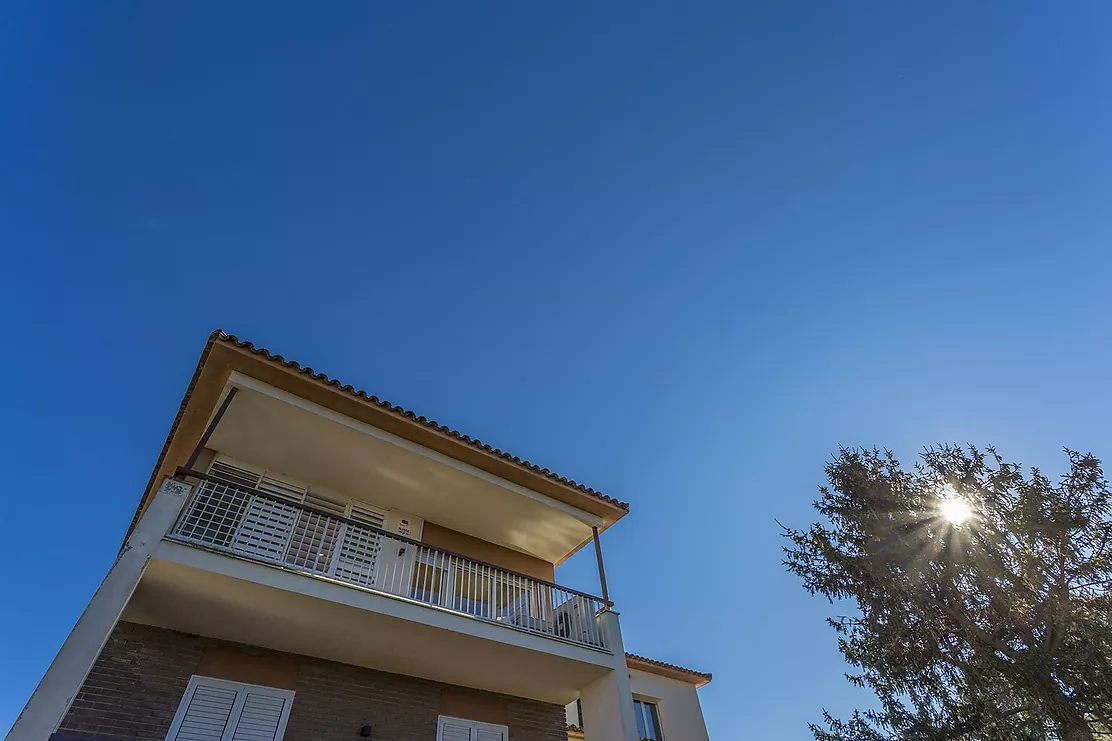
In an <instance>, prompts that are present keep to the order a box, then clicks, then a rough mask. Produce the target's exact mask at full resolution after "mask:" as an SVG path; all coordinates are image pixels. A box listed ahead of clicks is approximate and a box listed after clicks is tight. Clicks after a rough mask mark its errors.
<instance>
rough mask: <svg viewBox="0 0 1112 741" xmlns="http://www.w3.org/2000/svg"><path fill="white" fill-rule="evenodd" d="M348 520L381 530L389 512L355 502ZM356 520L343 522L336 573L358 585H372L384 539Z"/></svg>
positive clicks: (352, 504)
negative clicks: (361, 525) (362, 524)
mask: <svg viewBox="0 0 1112 741" xmlns="http://www.w3.org/2000/svg"><path fill="white" fill-rule="evenodd" d="M348 519H350V520H353V521H354V523H365V524H367V525H370V526H371V527H375V528H379V529H381V528H382V526H383V525H384V524H385V523H386V513H385V512H384V511H383V510H380V509H377V508H375V507H370V506H368V505H364V504H360V503H358V502H352V503H351V511H350V513H349V514H348ZM354 523H348V524H345V525H344V528H343V541H342V542H341V544H340V555H339V557H338V558H337V559H336V570H335V571H334V572H333V575H334V576H335V577H336V578H338V579H344V580H345V581H350V582H353V583H355V584H361V585H363V586H372V585H373V582H374V577H375V562H376V561H377V560H378V552H379V550H380V549H381V547H382V540H381V539H380V538H379V535H378V533H377V532H376V531H374V530H371V529H369V528H365V527H360V525H359V524H354Z"/></svg>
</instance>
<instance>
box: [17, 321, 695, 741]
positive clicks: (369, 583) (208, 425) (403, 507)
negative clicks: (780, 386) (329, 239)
mask: <svg viewBox="0 0 1112 741" xmlns="http://www.w3.org/2000/svg"><path fill="white" fill-rule="evenodd" d="M628 510H629V507H628V505H626V504H624V503H622V502H619V501H618V500H616V499H613V498H611V497H608V496H605V495H603V494H601V493H599V492H597V491H595V490H593V489H590V488H588V487H586V486H583V485H581V484H578V483H576V482H574V481H570V480H568V479H566V478H563V477H561V476H559V475H557V474H555V473H552V472H551V471H548V470H547V469H542V468H539V467H537V466H535V465H533V464H531V463H529V462H528V461H522V460H520V459H518V458H515V457H513V456H511V455H509V454H507V453H503V452H502V451H500V450H496V449H492V448H490V447H489V446H486V445H484V444H482V443H480V442H479V441H477V440H473V439H471V438H469V437H467V436H466V435H462V434H460V433H458V432H456V431H454V430H449V429H448V428H447V427H443V426H440V425H438V424H436V423H435V422H431V421H429V420H426V419H425V418H424V417H418V416H416V415H414V414H412V413H411V412H408V411H406V410H403V409H400V408H399V407H396V406H393V405H391V404H389V403H387V402H383V401H380V400H378V399H377V398H375V397H372V396H367V394H366V393H364V392H362V391H356V390H355V389H353V388H352V387H351V386H344V385H342V384H340V383H339V382H337V381H334V380H331V379H329V378H327V377H326V376H324V375H321V374H319V373H316V372H314V371H313V370H312V369H310V368H302V367H300V366H299V365H298V364H297V363H293V362H289V361H286V360H284V359H283V358H282V357H281V356H275V355H271V354H270V353H269V352H267V351H265V350H261V349H256V348H255V347H253V346H252V345H251V344H250V343H246V342H240V341H239V340H237V339H236V338H235V337H231V336H228V335H225V334H223V333H222V332H219V331H218V332H214V333H213V335H212V336H211V337H210V339H209V341H208V344H207V345H206V346H205V349H204V352H203V353H202V355H201V359H200V362H199V364H198V366H197V370H196V372H195V373H194V376H193V378H192V380H191V382H190V384H189V388H188V390H187V391H186V394H185V398H184V399H183V400H182V403H181V406H180V408H179V410H178V414H177V417H176V418H175V420H174V423H173V426H172V427H171V430H170V434H169V436H168V438H167V440H166V444H165V446H164V448H163V450H162V453H161V455H160V456H159V459H158V462H157V464H156V465H155V469H154V472H153V473H152V475H151V478H150V481H149V483H148V485H147V488H146V490H145V492H144V494H143V496H142V499H141V502H140V504H139V507H138V508H137V511H136V513H135V517H134V519H133V520H132V522H131V525H130V527H129V528H128V531H127V537H126V541H125V543H124V546H123V548H122V549H121V551H120V554H119V556H118V558H117V560H116V562H115V564H114V565H113V567H112V568H111V569H110V571H109V573H108V575H107V576H106V577H105V579H104V581H103V582H102V584H101V586H100V588H99V589H98V590H97V592H96V594H95V595H94V596H93V598H92V600H91V601H90V602H89V605H88V607H87V608H86V610H85V612H84V613H83V614H82V616H81V618H80V619H79V621H78V623H77V625H76V626H75V627H74V629H73V631H72V633H71V634H70V636H69V637H68V638H67V639H66V641H65V643H64V644H63V646H62V648H61V650H60V651H59V652H58V655H57V657H56V658H55V659H54V661H53V663H52V664H51V665H50V668H49V669H48V670H47V673H46V674H45V675H44V677H43V678H42V680H41V681H40V683H39V685H38V687H37V688H36V690H35V692H34V693H33V694H32V696H31V698H30V700H29V701H28V702H27V705H26V707H25V708H24V710H23V712H22V713H21V714H20V716H19V718H18V720H17V721H16V723H15V725H14V726H13V727H12V730H11V732H10V733H9V735H8V739H10V741H46V740H47V739H48V738H51V737H52V736H53V738H54V739H55V740H56V741H75V740H77V739H99V740H101V741H163V739H165V740H166V741H282V740H283V739H287V740H288V741H328V740H331V739H348V738H357V737H361V738H370V739H379V740H381V741H387V740H389V741H432V740H433V739H437V741H541V740H542V739H548V740H550V741H556V740H557V739H560V740H561V741H562V739H566V738H576V737H582V738H586V739H587V740H588V741H635V740H636V739H638V738H641V737H645V738H652V739H659V738H665V737H667V738H668V739H669V741H705V740H706V739H707V733H706V728H705V725H704V723H703V719H702V713H701V710H700V708H699V701H698V697H697V695H696V692H695V690H696V688H697V687H699V686H701V685H702V684H705V683H706V682H707V681H709V680H710V675H707V674H701V673H698V672H693V671H690V670H687V669H682V668H680V667H676V666H671V665H667V664H662V663H660V662H655V661H652V660H649V659H645V658H642V657H637V656H632V655H628V654H626V652H625V649H624V645H623V642H622V634H621V628H620V624H619V617H618V613H617V612H616V611H615V609H614V607H613V605H612V604H611V603H610V601H609V598H608V590H607V586H606V576H605V570H604V566H603V558H602V550H601V544H600V540H599V534H600V533H603V532H604V531H605V530H606V529H607V528H609V527H610V526H612V525H613V524H614V523H616V522H617V521H618V520H620V519H621V518H622V517H623V516H624V515H625V514H626V513H627V512H628ZM581 548H590V549H594V550H595V553H596V556H597V560H598V570H599V586H600V588H599V590H598V591H599V593H598V594H594V593H592V592H590V591H584V590H579V589H574V588H571V587H568V586H562V585H558V584H556V583H555V579H554V569H555V567H556V566H557V565H559V564H560V563H562V562H563V561H564V560H566V559H567V558H568V557H570V556H571V555H572V554H574V553H575V552H577V551H578V550H580V549H581Z"/></svg>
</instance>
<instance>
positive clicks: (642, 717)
mask: <svg viewBox="0 0 1112 741" xmlns="http://www.w3.org/2000/svg"><path fill="white" fill-rule="evenodd" d="M633 709H634V710H635V711H636V713H637V733H638V735H640V736H641V738H642V740H643V741H664V734H663V733H661V731H660V713H658V712H657V710H656V704H655V703H651V702H647V701H645V700H637V699H634V700H633Z"/></svg>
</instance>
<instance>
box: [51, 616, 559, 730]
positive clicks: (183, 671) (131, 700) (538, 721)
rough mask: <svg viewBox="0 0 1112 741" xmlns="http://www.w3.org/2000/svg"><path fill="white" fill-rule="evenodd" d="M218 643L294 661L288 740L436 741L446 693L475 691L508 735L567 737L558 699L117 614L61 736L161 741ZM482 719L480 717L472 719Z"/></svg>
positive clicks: (229, 648) (259, 655)
mask: <svg viewBox="0 0 1112 741" xmlns="http://www.w3.org/2000/svg"><path fill="white" fill-rule="evenodd" d="M215 648H219V649H221V650H223V651H228V650H231V651H236V652H239V653H242V654H245V655H253V656H257V657H266V658H268V659H271V660H281V661H282V662H295V663H296V665H297V679H296V684H295V692H296V695H295V697H294V703H293V708H292V709H291V711H290V718H289V724H288V725H287V727H286V734H285V739H286V741H340V740H342V739H358V738H359V729H360V728H362V727H363V726H367V725H369V726H371V727H372V729H373V731H372V734H373V735H372V741H434V740H435V738H436V724H437V716H438V715H439V713H440V706H441V702H442V700H443V697H444V696H445V693H450V694H451V696H452V697H453V698H456V699H457V702H456V704H455V706H456V707H458V696H459V694H460V693H461V692H462V693H465V694H469V695H473V696H475V697H476V699H478V700H481V701H482V702H481V703H477V706H478V705H481V706H483V707H486V708H490V706H491V705H492V704H493V705H496V706H502V705H504V708H505V716H506V721H507V725H508V726H509V729H510V741H566V739H567V732H566V726H565V715H564V708H563V707H561V706H559V705H551V704H548V703H543V702H538V701H536V700H527V699H524V698H518V697H508V696H502V695H493V694H491V693H480V692H478V691H475V690H463V689H461V688H457V687H452V686H450V685H444V684H440V683H438V682H430V681H427V680H424V679H417V678H415V677H406V676H402V675H398V674H388V673H386V672H379V671H374V670H372V669H364V668H361V667H355V666H348V665H346V664H338V663H334V662H329V661H321V660H318V659H313V658H309V657H303V656H292V655H288V654H279V653H277V652H272V651H265V650H262V649H257V648H253V647H250V646H242V645H237V644H228V643H223V642H221V641H215V640H211V639H208V638H201V637H198V636H190V635H186V634H183V633H177V632H174V631H170V630H163V629H160V628H151V627H148V626H142V625H136V624H132V623H120V624H119V625H118V626H117V627H116V630H115V631H114V632H113V633H112V636H111V637H110V638H109V640H108V643H107V644H106V645H105V647H104V650H103V651H102V652H101V655H100V658H99V659H98V660H97V662H96V665H95V666H94V667H93V669H92V671H91V672H90V673H89V676H88V678H87V679H86V680H85V683H84V684H83V685H82V687H81V691H80V692H79V693H78V695H77V697H76V698H75V699H74V702H73V705H72V707H71V708H70V711H69V713H67V715H66V717H65V719H64V720H63V722H62V725H61V727H60V728H59V733H61V734H65V735H68V736H86V737H92V738H97V739H106V740H111V741H163V739H164V738H165V737H166V732H167V731H168V730H169V728H170V723H171V721H172V720H173V717H174V713H175V712H176V711H177V708H178V704H179V703H180V702H181V698H182V695H183V694H184V693H185V690H186V686H187V685H188V683H189V678H190V677H191V676H192V675H193V674H194V672H195V670H196V669H197V667H198V664H199V663H200V662H201V659H202V656H203V655H205V652H206V650H212V649H215ZM477 719H480V720H481V719H482V718H477Z"/></svg>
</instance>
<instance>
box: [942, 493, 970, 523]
mask: <svg viewBox="0 0 1112 741" xmlns="http://www.w3.org/2000/svg"><path fill="white" fill-rule="evenodd" d="M941 510H942V516H943V517H945V518H946V520H947V521H948V522H950V523H951V524H954V525H961V524H962V523H964V522H965V521H966V520H968V519H969V518H970V517H972V516H973V510H972V509H970V508H969V502H967V501H965V500H964V499H962V498H961V497H960V496H958V495H957V493H956V492H954V493H953V494H951V495H950V496H948V497H947V498H946V499H943V500H942V507H941Z"/></svg>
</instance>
